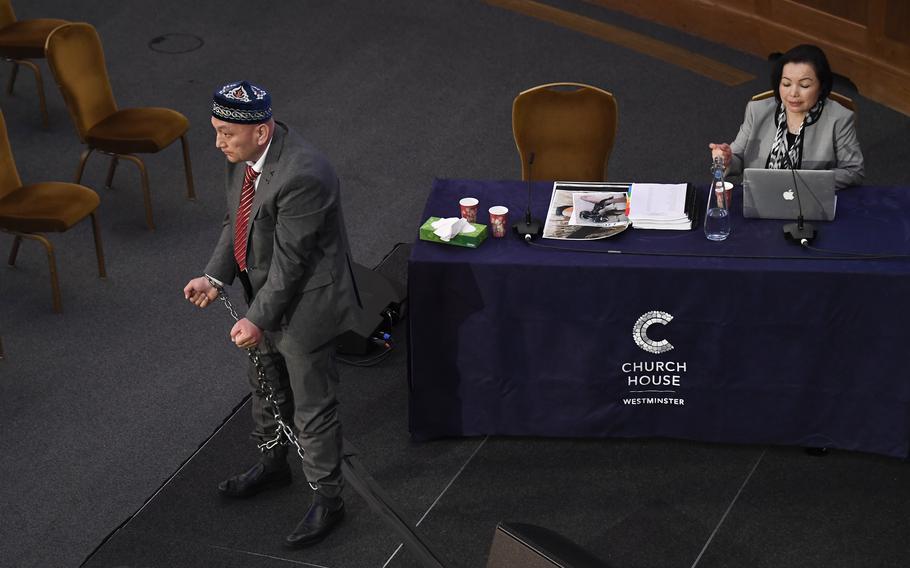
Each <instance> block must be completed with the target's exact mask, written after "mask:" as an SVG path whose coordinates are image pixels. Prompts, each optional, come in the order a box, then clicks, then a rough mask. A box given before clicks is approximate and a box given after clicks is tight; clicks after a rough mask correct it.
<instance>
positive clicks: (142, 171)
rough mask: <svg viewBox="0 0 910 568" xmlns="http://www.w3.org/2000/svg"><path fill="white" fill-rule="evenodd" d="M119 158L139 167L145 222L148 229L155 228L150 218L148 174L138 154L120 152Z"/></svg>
mask: <svg viewBox="0 0 910 568" xmlns="http://www.w3.org/2000/svg"><path fill="white" fill-rule="evenodd" d="M119 157H120V158H123V159H124V160H129V161H131V162H133V163H134V164H136V165H137V166H138V167H139V173H140V174H141V175H142V198H143V199H144V200H145V223H146V225H148V228H149V230H150V231H154V230H155V221H153V220H152V196H151V193H149V176H148V172H147V171H146V169H145V164H144V163H142V160H140V159H139V157H138V156H134V155H132V154H120V155H119Z"/></svg>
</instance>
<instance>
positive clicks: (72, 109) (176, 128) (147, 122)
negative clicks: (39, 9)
mask: <svg viewBox="0 0 910 568" xmlns="http://www.w3.org/2000/svg"><path fill="white" fill-rule="evenodd" d="M45 51H46V55H47V62H48V65H49V66H50V68H51V71H52V72H53V73H54V78H55V79H56V81H57V85H58V86H59V87H60V92H61V93H62V95H63V100H64V101H66V108H67V109H68V110H69V113H70V116H71V117H72V119H73V123H74V124H75V125H76V131H77V132H78V133H79V138H80V139H81V140H82V142H83V143H84V144H85V145H86V148H85V150H84V151H83V152H82V156H81V158H80V159H79V167H78V169H77V170H76V183H79V182H80V181H81V180H82V173H83V171H84V170H85V162H86V160H88V157H89V155H91V153H92V152H93V151H95V150H98V151H99V152H101V153H104V154H108V155H110V156H111V157H112V160H111V164H110V167H109V169H108V173H107V182H106V183H105V186H107V187H110V186H111V181H112V180H113V177H114V169H115V168H116V167H117V161H118V159H121V158H122V159H125V160H129V161H131V162H133V163H134V164H136V166H138V168H139V173H140V175H141V177H142V193H143V198H144V200H145V220H146V224H147V225H148V227H149V229H154V228H155V223H154V221H153V219H152V201H151V196H150V193H149V183H148V173H147V171H146V169H145V164H144V163H143V162H142V160H141V159H140V158H139V157H138V156H136V155H135V154H151V153H155V152H159V151H160V150H163V149H164V148H166V147H168V146H170V145H171V144H172V143H173V142H175V141H176V140H177V139H178V138H179V139H180V142H181V144H182V146H183V166H184V170H185V173H186V192H187V198H189V199H195V198H196V193H195V190H194V189H193V172H192V167H191V165H190V154H189V147H188V146H187V139H186V132H187V130H188V129H189V126H190V123H189V121H188V120H187V118H186V117H185V116H183V115H182V114H180V113H179V112H177V111H175V110H171V109H168V108H157V107H144V108H124V109H120V108H118V107H117V102H116V101H115V100H114V93H113V91H112V90H111V83H110V80H109V79H108V74H107V66H106V64H105V60H104V50H103V48H102V46H101V38H100V37H98V32H97V31H96V30H95V28H94V27H93V26H92V25H90V24H85V23H71V24H65V25H63V26H60V27H58V28H56V29H55V30H54V31H53V32H51V34H50V35H49V36H48V38H47V45H46V46H45Z"/></svg>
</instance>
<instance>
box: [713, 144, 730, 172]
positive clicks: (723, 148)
mask: <svg viewBox="0 0 910 568" xmlns="http://www.w3.org/2000/svg"><path fill="white" fill-rule="evenodd" d="M708 148H711V161H714V158H723V160H724V167H725V168H726V167H727V166H729V165H730V161H731V160H733V150H731V149H730V145H729V144H715V143H713V142H712V143H711V144H708Z"/></svg>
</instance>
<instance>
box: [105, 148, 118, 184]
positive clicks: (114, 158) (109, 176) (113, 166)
mask: <svg viewBox="0 0 910 568" xmlns="http://www.w3.org/2000/svg"><path fill="white" fill-rule="evenodd" d="M116 169H117V155H116V154H115V155H113V156H111V165H110V166H108V168H107V181H105V182H104V189H110V188H111V184H112V183H113V181H114V170H116Z"/></svg>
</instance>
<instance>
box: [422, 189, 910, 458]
mask: <svg viewBox="0 0 910 568" xmlns="http://www.w3.org/2000/svg"><path fill="white" fill-rule="evenodd" d="M697 189H698V191H699V202H700V205H699V207H700V209H701V214H702V215H703V214H704V204H705V202H706V201H705V200H706V195H707V187H698V188H697ZM551 191H552V183H534V184H532V187H531V192H530V193H531V199H530V204H531V211H532V212H533V214H534V216H535V217H537V218H540V219H543V218H545V216H546V213H547V207H548V204H549V201H550V195H551ZM527 195H528V189H527V185H526V183H524V182H520V181H476V180H450V179H439V180H436V181H435V182H434V184H433V189H432V192H431V194H430V196H429V199H428V201H427V205H426V209H425V211H424V215H423V219H421V220H420V221H421V222H422V221H423V220H425V219H426V218H428V217H430V216H435V217H455V216H458V214H459V213H458V211H459V208H458V201H459V199H460V198H462V197H467V196H470V197H476V198H477V199H478V200H479V201H480V207H479V213H478V218H477V222H478V223H484V224H486V223H488V222H489V216H488V214H487V209H488V208H489V207H491V206H493V205H505V206H506V207H508V209H509V212H510V216H511V221H515V220H516V218H521V217H523V215H524V211H525V208H526V204H527ZM741 198H742V193H741V189H740V188H736V189H734V203H733V215H732V220H733V232H732V234H731V235H730V237H729V238H728V239H727V240H726V241H723V242H712V241H708V240H707V239H706V238H705V236H704V233H703V231H702V229H701V226H700V225H699V227H698V228H696V229H695V230H691V231H669V230H668V231H658V230H642V229H633V228H630V229H627V230H626V231H624V232H622V233H620V234H618V235H616V236H614V237H611V238H608V239H602V240H595V241H564V240H552V239H539V240H536V241H535V242H534V243H533V244H527V243H525V242H524V241H523V240H521V239H520V238H518V237H517V236H516V235H514V234H512V233H509V234H508V235H507V236H506V237H505V238H499V239H494V238H490V239H487V241H486V242H484V243H483V244H482V245H481V246H480V247H479V248H476V249H470V248H462V247H457V246H452V245H444V244H439V243H432V242H426V241H420V240H418V241H417V242H415V244H414V248H413V251H412V253H411V257H410V259H409V263H408V303H409V316H408V317H409V350H408V357H409V369H408V370H409V377H408V380H409V425H410V432H411V435H412V438H413V439H415V440H428V439H432V438H437V437H444V436H479V435H487V434H493V435H513V436H558V437H651V436H657V437H671V438H681V439H689V440H700V441H708V442H724V443H756V444H786V445H796V446H805V447H826V448H840V449H847V450H860V451H865V452H874V453H878V454H884V455H888V456H895V457H900V458H906V457H907V456H908V452H910V373H908V369H907V361H908V351H905V349H908V347H910V345H908V343H907V342H906V341H907V338H908V337H910V334H908V325H910V259H907V258H879V259H862V260H860V258H861V257H859V256H858V254H857V253H863V254H870V255H871V254H879V255H882V256H886V255H910V215H908V212H910V188H885V187H856V188H850V189H845V190H843V191H841V192H839V194H838V204H837V219H836V221H834V222H828V223H825V222H817V223H815V226H816V228H817V229H818V232H819V236H818V238H817V239H816V240H815V241H814V243H812V245H813V246H814V247H817V248H819V249H825V250H826V251H837V252H821V251H817V250H809V249H806V248H803V247H801V246H799V245H797V244H793V243H789V242H787V241H786V240H785V239H784V236H783V232H782V226H783V225H784V224H785V222H784V221H773V220H758V219H744V218H742V214H741V213H742V201H741ZM415 231H416V227H415ZM568 249H570V250H568ZM848 253H850V254H848ZM851 254H855V256H854V257H853V258H847V257H850V256H851ZM823 257H837V258H834V259H830V258H828V259H825V258H823Z"/></svg>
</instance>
